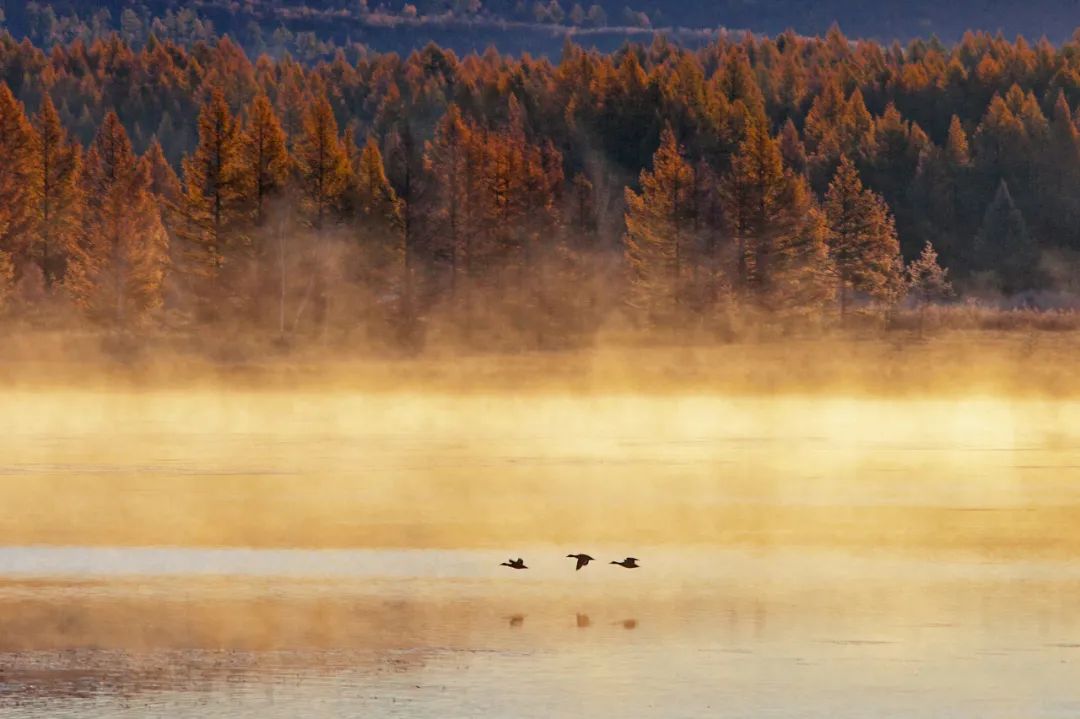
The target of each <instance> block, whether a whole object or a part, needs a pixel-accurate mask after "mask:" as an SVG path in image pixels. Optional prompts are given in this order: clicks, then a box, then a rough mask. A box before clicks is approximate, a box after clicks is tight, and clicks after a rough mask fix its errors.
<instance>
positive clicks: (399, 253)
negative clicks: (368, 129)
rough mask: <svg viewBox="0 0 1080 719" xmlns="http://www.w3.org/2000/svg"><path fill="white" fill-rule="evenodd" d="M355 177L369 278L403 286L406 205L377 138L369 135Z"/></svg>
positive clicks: (355, 200)
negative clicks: (388, 175)
mask: <svg viewBox="0 0 1080 719" xmlns="http://www.w3.org/2000/svg"><path fill="white" fill-rule="evenodd" d="M352 177H353V182H352V192H353V195H354V197H353V198H352V203H353V204H354V206H355V211H356V221H357V230H358V233H359V237H358V239H359V243H360V249H361V254H362V256H363V260H364V264H365V269H366V270H367V271H368V272H370V274H369V275H368V278H369V280H371V281H373V284H377V285H379V286H381V289H384V290H385V289H391V288H396V289H400V287H399V286H400V285H401V284H402V281H403V280H404V278H405V272H406V268H405V246H404V231H403V230H404V228H403V207H402V202H401V200H399V199H398V196H397V193H396V192H394V188H393V187H391V186H390V181H389V180H387V178H386V168H385V167H384V166H383V159H382V153H381V152H379V146H378V145H377V144H375V140H374V138H372V137H368V138H367V142H366V143H365V144H364V149H363V150H361V151H360V156H359V157H358V158H357V159H356V165H355V167H354V168H353V173H352Z"/></svg>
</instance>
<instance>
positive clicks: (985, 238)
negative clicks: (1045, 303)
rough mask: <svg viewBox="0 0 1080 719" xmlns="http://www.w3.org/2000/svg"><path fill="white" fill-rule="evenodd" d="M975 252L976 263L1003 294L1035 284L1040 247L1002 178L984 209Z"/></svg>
mask: <svg viewBox="0 0 1080 719" xmlns="http://www.w3.org/2000/svg"><path fill="white" fill-rule="evenodd" d="M975 253H976V257H977V263H978V266H979V267H980V268H982V269H984V270H986V271H989V272H990V273H992V274H993V275H994V276H995V277H996V278H997V280H998V284H999V287H1000V289H1001V291H1002V292H1004V293H1005V294H1013V293H1015V292H1019V291H1021V290H1026V289H1030V288H1032V287H1034V286H1036V284H1037V282H1038V264H1039V247H1038V245H1037V244H1036V242H1035V239H1034V238H1033V237H1032V236H1031V233H1030V232H1029V231H1028V226H1027V223H1026V222H1025V221H1024V216H1023V215H1022V214H1021V213H1020V210H1019V209H1017V207H1016V205H1015V204H1014V203H1013V199H1012V194H1011V193H1010V192H1009V186H1008V185H1007V184H1006V183H1005V181H1004V180H1002V181H1001V183H1000V184H999V185H998V189H997V192H996V193H995V194H994V200H993V202H991V203H990V206H989V207H987V209H986V214H985V216H984V217H983V224H982V229H981V230H979V234H978V236H977V237H976V238H975Z"/></svg>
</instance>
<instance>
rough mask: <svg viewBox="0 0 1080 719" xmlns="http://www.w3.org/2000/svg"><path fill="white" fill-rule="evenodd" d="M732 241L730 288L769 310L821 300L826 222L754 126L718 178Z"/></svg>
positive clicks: (797, 177)
mask: <svg viewBox="0 0 1080 719" xmlns="http://www.w3.org/2000/svg"><path fill="white" fill-rule="evenodd" d="M721 194H722V198H723V199H722V205H723V207H724V211H725V216H726V223H727V227H728V231H729V233H730V234H731V235H732V236H733V237H734V239H735V242H736V257H735V262H736V267H735V281H736V286H737V287H739V288H741V289H742V291H743V292H744V294H746V295H747V296H748V298H749V299H752V300H753V301H755V302H757V303H758V304H759V305H761V306H763V307H766V308H769V309H799V310H805V309H812V308H814V307H818V306H820V305H821V303H822V302H823V301H824V300H825V299H826V298H827V296H828V294H829V288H828V285H827V283H826V282H825V279H826V275H827V272H828V261H829V260H828V255H827V252H826V246H825V232H824V223H823V221H822V218H821V213H820V212H819V211H818V210H817V208H816V207H815V204H814V201H813V198H812V196H811V193H810V190H809V188H808V187H807V185H806V182H805V180H804V179H803V178H802V176H800V175H796V174H795V173H794V172H792V171H791V170H790V169H786V170H785V168H784V167H783V162H782V160H781V155H780V147H779V145H778V143H777V142H776V140H774V139H773V138H771V137H769V135H768V133H767V132H766V131H765V130H764V129H763V128H761V127H759V126H753V127H752V128H751V129H750V132H749V134H748V136H747V138H746V140H745V141H744V142H743V144H742V145H741V146H740V148H739V153H738V154H737V155H736V156H735V157H734V158H733V159H732V164H731V171H730V172H729V173H728V175H727V176H726V177H725V178H724V180H723V183H722V187H721Z"/></svg>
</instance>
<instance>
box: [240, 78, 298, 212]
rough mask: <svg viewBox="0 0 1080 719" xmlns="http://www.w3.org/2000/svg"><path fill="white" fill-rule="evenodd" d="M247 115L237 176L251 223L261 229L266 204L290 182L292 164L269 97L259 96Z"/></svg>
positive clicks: (253, 101) (279, 123)
mask: <svg viewBox="0 0 1080 719" xmlns="http://www.w3.org/2000/svg"><path fill="white" fill-rule="evenodd" d="M246 115H247V117H246V120H245V123H244V128H243V132H242V138H241V147H240V152H239V159H238V173H239V175H240V178H241V179H240V182H241V185H242V187H243V190H242V192H243V193H244V196H245V198H246V200H247V204H248V205H249V212H250V213H251V215H252V220H253V221H254V223H255V225H256V226H261V225H262V224H263V221H264V220H265V219H266V210H267V207H266V205H267V203H268V202H269V201H270V200H271V199H272V198H273V197H274V196H275V195H277V194H279V193H280V192H281V191H282V189H283V188H284V187H285V184H286V183H287V182H288V179H289V170H290V165H291V163H290V159H289V153H288V150H287V149H286V138H285V131H284V130H283V129H282V127H281V122H280V121H279V120H278V118H277V114H276V113H275V112H274V107H273V105H271V104H270V100H269V99H268V98H267V97H266V95H263V94H260V95H256V96H255V99H254V100H252V101H251V104H250V105H248V108H247V113H246Z"/></svg>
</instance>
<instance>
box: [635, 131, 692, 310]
mask: <svg viewBox="0 0 1080 719" xmlns="http://www.w3.org/2000/svg"><path fill="white" fill-rule="evenodd" d="M694 189H695V182H694V169H693V167H692V166H691V165H690V164H689V163H688V162H687V161H686V158H685V157H684V156H683V152H682V148H681V147H679V145H678V143H677V142H676V141H675V135H674V133H673V132H672V131H671V128H667V129H665V130H664V132H663V134H662V135H661V137H660V147H659V148H658V149H657V151H656V154H655V155H653V166H652V170H642V172H641V192H640V194H639V193H637V192H634V191H633V190H632V189H630V188H626V191H625V192H626V236H625V238H624V243H625V246H626V260H627V263H628V264H629V266H630V272H631V282H632V286H633V289H634V297H633V299H632V302H633V304H634V306H635V307H637V308H639V309H642V310H645V311H648V312H649V313H650V314H651V315H652V317H653V318H663V317H665V316H667V315H670V314H671V313H672V312H673V311H674V310H675V309H676V308H677V307H678V305H679V304H680V303H681V302H682V301H683V299H684V297H683V296H684V292H685V286H684V285H685V282H686V278H685V274H686V272H687V269H688V268H689V267H691V266H692V264H693V262H694V254H695V252H696V250H697V237H695V233H694V220H695V215H696V212H697V207H696V198H695V197H694Z"/></svg>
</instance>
